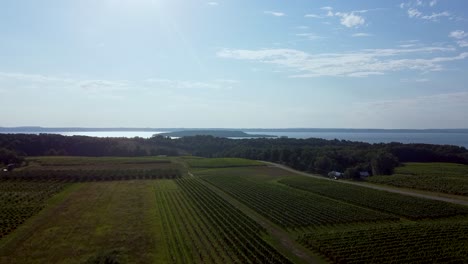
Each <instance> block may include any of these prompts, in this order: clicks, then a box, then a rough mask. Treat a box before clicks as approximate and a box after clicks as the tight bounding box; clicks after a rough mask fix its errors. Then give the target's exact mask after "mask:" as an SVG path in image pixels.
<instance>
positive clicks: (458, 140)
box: [29, 131, 468, 148]
mask: <svg viewBox="0 0 468 264" xmlns="http://www.w3.org/2000/svg"><path fill="white" fill-rule="evenodd" d="M29 133H33V134H38V133H34V132H29ZM159 133H163V132H153V131H151V132H148V131H99V132H54V134H61V135H65V136H73V135H79V136H90V137H126V138H132V137H142V138H150V137H151V136H152V135H154V134H159ZM248 134H262V135H274V136H278V137H282V136H284V137H289V138H323V139H340V140H342V139H343V140H351V141H362V142H368V143H389V142H401V143H427V144H440V145H455V146H463V147H465V148H468V133H414V132H413V133H392V132H378V133H376V132H374V133H373V132H264V131H262V132H255V131H252V132H248Z"/></svg>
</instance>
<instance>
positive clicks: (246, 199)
mask: <svg viewBox="0 0 468 264" xmlns="http://www.w3.org/2000/svg"><path fill="white" fill-rule="evenodd" d="M202 179H203V180H206V181H208V182H209V183H211V184H213V185H215V186H217V187H218V188H220V189H222V190H224V191H225V192H227V193H229V194H230V195H232V196H233V197H235V198H236V199H238V200H240V201H242V202H243V203H244V204H246V205H248V206H249V207H251V208H252V209H254V210H256V211H257V212H259V213H260V214H262V215H263V216H265V217H267V218H269V219H270V220H271V221H273V222H275V223H276V224H278V225H280V226H282V227H290V228H296V227H304V226H315V225H324V224H338V223H352V222H366V221H370V222H372V221H380V220H398V218H397V217H394V216H391V215H388V214H385V213H380V212H375V211H372V210H368V209H364V208H360V207H357V206H354V205H350V204H346V203H342V202H338V201H335V200H331V199H329V198H326V197H322V196H319V195H315V194H311V193H308V192H304V191H297V190H294V189H291V188H288V187H285V186H280V185H278V184H273V183H268V182H257V181H254V180H248V179H245V178H243V177H241V176H226V175H224V176H216V175H209V176H203V177H202Z"/></svg>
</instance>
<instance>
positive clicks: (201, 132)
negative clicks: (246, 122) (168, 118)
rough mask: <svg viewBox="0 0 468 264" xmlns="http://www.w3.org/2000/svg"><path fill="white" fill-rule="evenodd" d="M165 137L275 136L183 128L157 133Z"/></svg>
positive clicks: (271, 136)
mask: <svg viewBox="0 0 468 264" xmlns="http://www.w3.org/2000/svg"><path fill="white" fill-rule="evenodd" d="M157 135H158V136H165V137H190V136H213V137H223V138H275V137H277V136H274V135H259V134H247V133H245V132H243V131H239V130H182V131H174V132H168V133H161V134H157Z"/></svg>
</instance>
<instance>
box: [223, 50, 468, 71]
mask: <svg viewBox="0 0 468 264" xmlns="http://www.w3.org/2000/svg"><path fill="white" fill-rule="evenodd" d="M450 51H451V52H453V51H455V49H454V48H452V47H447V48H444V47H422V48H414V49H401V48H400V49H366V50H360V51H356V52H348V53H319V54H309V53H306V52H303V51H299V50H294V49H263V50H233V49H223V50H220V51H219V52H218V53H217V56H218V57H220V58H230V59H238V60H250V61H256V62H259V63H266V64H271V65H275V66H278V67H283V68H287V69H290V70H293V71H295V72H296V74H293V75H291V76H290V77H319V76H351V77H356V76H359V77H363V76H368V75H376V74H385V73H388V72H396V71H419V72H428V71H441V70H444V69H445V68H444V63H447V62H451V61H456V60H464V59H467V58H468V52H465V53H461V54H458V55H452V56H436V55H435V54H437V53H442V52H450ZM405 56H406V58H405Z"/></svg>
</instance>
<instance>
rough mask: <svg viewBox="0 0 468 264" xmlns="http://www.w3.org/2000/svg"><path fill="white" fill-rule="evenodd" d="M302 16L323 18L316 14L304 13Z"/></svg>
mask: <svg viewBox="0 0 468 264" xmlns="http://www.w3.org/2000/svg"><path fill="white" fill-rule="evenodd" d="M304 17H308V18H323V17H322V16H320V15H316V14H306V15H304Z"/></svg>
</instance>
